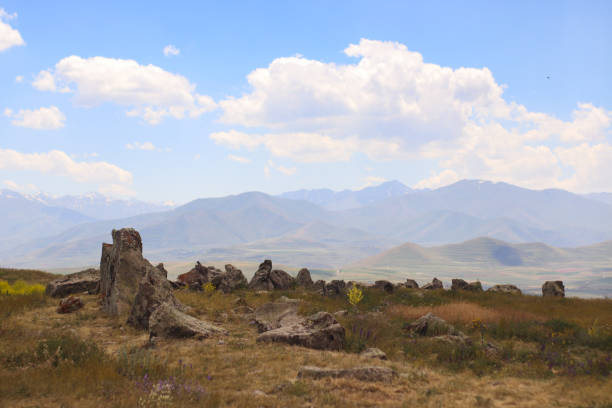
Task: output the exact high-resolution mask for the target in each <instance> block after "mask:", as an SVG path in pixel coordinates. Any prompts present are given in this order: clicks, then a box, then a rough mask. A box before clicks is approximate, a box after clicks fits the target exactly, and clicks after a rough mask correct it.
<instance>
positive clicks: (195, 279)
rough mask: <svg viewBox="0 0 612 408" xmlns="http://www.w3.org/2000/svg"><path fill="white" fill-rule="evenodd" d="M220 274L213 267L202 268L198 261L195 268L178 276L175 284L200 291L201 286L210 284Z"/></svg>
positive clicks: (220, 273)
mask: <svg viewBox="0 0 612 408" xmlns="http://www.w3.org/2000/svg"><path fill="white" fill-rule="evenodd" d="M241 273H242V272H241ZM222 274H223V272H222V271H220V270H219V269H217V268H215V267H214V266H208V267H207V266H203V265H202V264H201V263H200V261H197V262H196V264H195V266H194V267H193V268H192V269H191V270H190V271H189V272H186V273H183V274H181V275H179V276H178V278H177V279H178V280H177V283H178V284H179V285H183V286H187V287H189V288H190V289H192V290H202V285H204V284H205V283H208V282H211V281H212V280H213V279H215V278H216V277H218V276H220V275H222Z"/></svg>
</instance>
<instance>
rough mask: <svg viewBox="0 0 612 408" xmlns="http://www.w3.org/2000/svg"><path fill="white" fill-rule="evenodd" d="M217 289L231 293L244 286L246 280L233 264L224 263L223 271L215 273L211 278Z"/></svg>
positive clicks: (246, 282) (245, 285) (246, 283)
mask: <svg viewBox="0 0 612 408" xmlns="http://www.w3.org/2000/svg"><path fill="white" fill-rule="evenodd" d="M211 282H212V284H213V285H215V288H217V290H220V291H222V292H223V293H231V292H233V291H234V290H236V289H240V288H246V287H247V285H248V281H247V280H246V278H245V277H244V275H243V274H242V271H241V270H240V269H238V268H236V267H234V266H233V265H230V264H227V265H225V273H224V274H221V275H216V276H214V277H213V278H212V280H211Z"/></svg>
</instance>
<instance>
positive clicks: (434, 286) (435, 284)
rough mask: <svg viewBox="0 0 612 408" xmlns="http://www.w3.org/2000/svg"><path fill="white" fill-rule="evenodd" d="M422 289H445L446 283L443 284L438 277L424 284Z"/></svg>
mask: <svg viewBox="0 0 612 408" xmlns="http://www.w3.org/2000/svg"><path fill="white" fill-rule="evenodd" d="M421 289H426V290H431V289H444V285H442V281H441V280H439V279H438V278H433V280H432V281H431V283H428V284H426V285H423V287H422V288H421Z"/></svg>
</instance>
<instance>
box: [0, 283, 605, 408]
mask: <svg viewBox="0 0 612 408" xmlns="http://www.w3.org/2000/svg"><path fill="white" fill-rule="evenodd" d="M406 293H408V292H406ZM406 293H403V292H399V293H398V294H394V295H392V296H386V295H383V294H380V293H375V292H366V293H365V295H366V298H364V303H363V305H362V306H363V308H364V311H362V312H360V313H357V314H349V315H348V316H347V317H345V318H343V319H341V322H342V323H343V324H345V326H346V327H347V328H348V327H350V324H352V323H355V322H358V321H361V322H363V324H369V325H371V327H373V328H375V329H376V330H378V331H379V337H378V338H377V340H376V342H375V343H374V344H372V345H374V346H378V347H380V348H382V349H383V350H384V351H385V352H387V354H388V355H389V356H390V358H391V360H390V361H375V362H373V361H371V360H364V359H363V358H362V357H360V356H359V355H358V354H355V353H349V352H345V351H343V352H331V351H318V350H311V349H306V348H301V347H292V346H286V345H281V344H259V343H256V341H255V338H256V336H257V332H256V329H255V327H254V326H253V325H251V324H249V320H248V319H247V318H244V317H243V316H240V315H237V314H235V313H233V312H232V309H233V308H234V307H235V301H236V300H237V299H238V298H239V297H242V298H243V299H244V300H245V301H246V303H247V304H249V305H250V306H252V307H256V306H258V305H260V304H262V303H265V302H268V301H271V300H275V299H277V298H278V297H280V296H282V295H287V296H290V297H294V298H295V297H299V298H302V299H304V302H303V303H304V305H303V309H304V310H303V311H304V312H305V313H310V312H312V311H313V310H329V311H335V310H338V309H342V308H347V301H346V299H343V298H322V297H318V296H315V295H312V294H309V293H305V292H300V291H297V292H273V293H263V294H258V293H254V292H249V291H244V292H238V293H236V294H231V295H224V294H222V293H217V292H215V293H213V294H210V295H207V294H204V293H194V292H189V291H180V292H177V297H178V298H179V299H180V300H181V301H182V302H184V303H185V304H188V305H189V306H191V308H192V311H191V313H192V314H193V315H196V316H198V317H200V318H203V319H206V320H208V321H214V322H216V323H217V324H219V325H222V326H223V327H224V328H226V329H227V330H228V331H229V335H228V336H222V337H213V338H209V339H206V340H202V341H197V340H162V341H160V342H159V343H158V344H157V346H156V347H155V348H153V349H148V348H146V345H147V341H148V335H147V333H145V332H142V331H138V330H134V329H132V328H130V327H128V326H126V325H125V324H124V322H125V317H120V318H109V317H107V316H105V315H104V314H103V313H102V312H100V310H99V307H98V305H97V299H96V297H95V296H87V295H85V296H82V297H81V298H82V299H83V300H84V302H85V307H84V308H83V309H82V310H80V311H78V312H76V313H74V314H69V315H59V314H57V313H55V306H56V305H55V303H56V301H55V300H53V301H49V300H45V301H43V303H42V304H39V305H38V306H37V307H36V309H32V308H22V309H20V310H19V311H18V312H15V313H12V314H11V315H10V316H7V317H6V318H3V319H0V407H4V406H6V407H23V408H25V407H79V408H81V407H83V408H90V407H92V408H93V407H100V406H104V407H112V408H115V407H116V408H122V407H138V404H139V400H141V399H142V398H144V397H146V396H147V393H146V392H143V391H142V390H141V389H140V388H139V386H138V384H137V383H138V382H139V381H141V380H142V376H143V375H144V373H145V372H146V373H148V374H149V375H150V376H152V377H153V378H154V379H155V380H156V381H157V380H164V379H168V378H170V377H174V378H176V379H177V380H176V381H178V382H180V383H181V384H186V383H189V384H198V385H200V386H202V387H203V388H204V390H205V393H203V394H202V395H195V394H193V393H192V394H189V393H178V392H177V393H175V394H172V395H171V399H170V400H169V402H168V404H166V405H160V406H167V407H246V408H249V407H410V406H419V407H432V408H433V407H537V408H541V407H553V406H559V407H576V408H578V407H595V408H604V407H610V405H611V404H612V393H611V392H610V391H611V390H612V379H611V378H610V377H609V376H608V377H599V376H593V375H580V376H574V377H568V376H562V375H557V374H553V373H552V372H551V370H549V369H547V368H546V367H545V366H544V367H543V368H542V369H543V370H545V371H543V372H545V373H546V375H544V376H541V377H536V376H525V375H523V373H522V372H521V371H522V370H523V368H527V367H528V365H527V364H528V363H524V362H520V361H505V362H504V365H505V366H507V367H508V369H505V368H504V369H502V370H498V371H493V372H490V373H488V374H486V375H480V376H479V375H477V374H474V372H473V371H471V370H469V369H465V370H461V371H454V370H450V369H449V368H448V367H445V366H442V365H432V364H430V357H431V356H427V355H423V356H417V358H416V359H409V358H407V357H405V356H404V352H403V351H402V348H404V347H407V346H409V345H410V344H411V343H407V339H406V338H405V337H404V334H403V333H402V331H401V325H402V323H403V322H405V321H410V320H413V319H414V318H417V317H419V316H421V315H422V314H424V313H426V312H428V311H432V312H433V313H434V314H436V315H439V316H441V317H443V318H445V319H447V320H448V321H450V322H456V323H469V322H470V321H471V320H474V319H480V320H482V321H484V322H487V323H491V324H493V323H498V322H501V321H502V320H504V319H506V320H514V321H518V322H525V321H530V322H531V321H536V322H537V321H542V320H547V319H548V317H549V314H548V312H543V311H540V310H539V309H537V308H533V309H530V308H529V307H528V305H529V304H530V302H532V300H531V299H527V300H525V299H523V298H524V297H518V298H516V299H515V301H516V302H517V303H518V304H521V305H522V306H521V307H518V308H516V309H514V308H512V307H511V305H510V304H507V303H506V297H499V298H498V299H500V300H496V298H493V297H488V298H484V297H483V299H481V300H482V303H477V302H475V301H474V300H473V299H471V298H470V299H455V298H452V297H449V298H445V297H444V296H454V295H451V294H445V293H442V292H441V293H439V294H426V295H424V296H425V297H424V299H420V298H418V297H415V298H414V299H413V298H412V297H406V296H408V295H406ZM404 295H406V296H404ZM410 296H412V295H410ZM436 296H437V297H438V298H439V299H438V298H436ZM436 299H438V300H436ZM381 302H390V304H385V305H382V303H381ZM401 302H403V303H401ZM406 302H413V303H417V304H415V305H409V304H406ZM418 302H428V303H435V302H437V303H438V304H437V305H434V306H431V305H427V306H426V305H423V304H418ZM496 304H497V305H498V306H495V305H496ZM587 304H588V306H586V307H585V306H584V304H583V303H580V302H578V303H574V305H578V306H579V307H582V308H583V310H587V309H589V308H590V307H591V306H590V305H591V304H590V303H587ZM603 305H604V306H606V307H610V302H609V301H608V303H603ZM563 307H565V306H563ZM366 309H367V310H366ZM375 310H377V311H375ZM605 313H607V312H604V314H605ZM596 316H598V314H597V313H595V314H593V313H592V312H591V315H589V316H585V320H588V319H593V318H594V317H596ZM587 317H588V319H586V318H587ZM349 331H350V329H349ZM349 334H350V333H349ZM62 336H70V337H69V338H70V339H76V340H70V341H68V342H66V343H62V344H69V343H70V342H71V341H80V342H82V343H83V345H87V344H89V345H91V344H94V345H95V346H96V347H98V348H99V349H100V350H101V351H102V352H103V353H104V354H103V356H102V357H100V356H99V355H98V354H97V352H95V350H94V351H92V352H87V353H85V354H86V356H85V357H86V358H84V359H83V360H79V361H80V362H79V363H75V362H74V361H72V360H70V358H67V359H60V360H59V361H57V362H56V363H54V361H55V360H53V358H52V357H49V358H47V359H40V358H39V357H37V355H36V353H35V351H36V350H37V349H38V348H39V347H40V344H41V342H42V343H44V342H49V341H51V340H53V339H56V340H57V339H61V338H63V337H62ZM56 340H53V341H56ZM76 344H80V343H76ZM518 345H520V346H521V347H523V346H524V348H525V349H528V350H535V349H537V345H532V344H527V343H526V344H523V343H518V342H517V347H518ZM79 347H81V346H79ZM82 347H84V349H87V348H86V347H85V346H82ZM87 350H89V349H87ZM303 365H314V366H320V367H330V368H331V367H334V368H337V367H354V366H363V365H383V366H388V367H391V368H393V369H395V370H396V371H397V372H398V374H399V376H398V378H397V379H396V380H394V381H393V382H391V383H388V384H387V383H364V382H360V381H356V380H347V379H327V380H319V381H312V380H303V381H299V380H297V378H296V376H297V371H298V369H299V367H300V366H303ZM538 369H540V368H538ZM541 373H542V372H541V371H538V372H537V373H536V374H538V375H540V374H541ZM148 406H155V405H148Z"/></svg>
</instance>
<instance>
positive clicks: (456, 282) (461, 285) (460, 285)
mask: <svg viewBox="0 0 612 408" xmlns="http://www.w3.org/2000/svg"><path fill="white" fill-rule="evenodd" d="M451 290H467V291H470V292H482V284H481V283H480V282H479V281H476V282H470V283H467V282H466V281H464V280H463V279H453V283H452V286H451Z"/></svg>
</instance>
